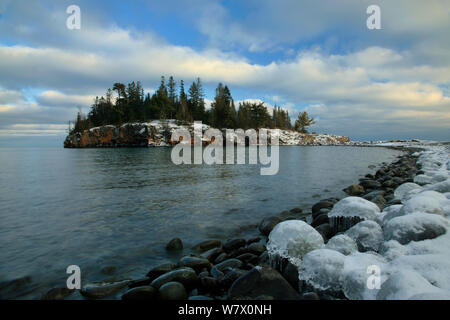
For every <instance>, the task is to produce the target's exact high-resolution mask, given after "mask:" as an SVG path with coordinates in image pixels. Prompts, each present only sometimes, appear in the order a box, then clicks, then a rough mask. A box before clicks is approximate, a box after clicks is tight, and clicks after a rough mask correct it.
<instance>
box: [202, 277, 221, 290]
mask: <svg viewBox="0 0 450 320" xmlns="http://www.w3.org/2000/svg"><path fill="white" fill-rule="evenodd" d="M199 280H200V281H199V282H200V291H202V290H204V291H206V292H211V293H215V292H218V291H219V280H217V279H216V278H214V277H200V278H199Z"/></svg>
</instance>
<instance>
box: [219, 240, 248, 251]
mask: <svg viewBox="0 0 450 320" xmlns="http://www.w3.org/2000/svg"><path fill="white" fill-rule="evenodd" d="M246 243H247V241H245V239H230V240H228V241H227V242H225V243H224V245H223V250H225V252H231V251H232V250H236V249H239V248H240V247H243V246H245V245H246Z"/></svg>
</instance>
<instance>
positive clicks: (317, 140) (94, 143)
mask: <svg viewBox="0 0 450 320" xmlns="http://www.w3.org/2000/svg"><path fill="white" fill-rule="evenodd" d="M209 128H210V127H209V126H208V125H206V124H203V125H202V131H203V132H205V131H206V130H207V129H209ZM176 129H186V130H187V131H189V132H190V133H191V136H193V124H180V123H179V122H178V121H176V120H154V121H151V122H136V123H125V124H123V125H121V126H113V125H106V126H101V127H95V128H91V129H89V130H85V131H83V132H77V133H73V134H70V135H68V136H67V138H66V140H65V141H64V147H65V148H100V147H158V146H170V145H173V144H176V143H178V141H171V139H170V138H171V136H172V132H173V131H174V130H176ZM263 129H264V128H263ZM221 131H222V134H223V136H224V137H225V136H226V135H225V131H226V129H225V128H224V129H222V130H221ZM267 131H268V135H269V136H270V135H278V138H279V144H280V145H350V144H352V142H351V141H350V139H349V138H348V137H344V136H336V135H330V134H316V133H311V134H305V133H300V132H296V131H291V130H275V129H267ZM204 143H209V141H204Z"/></svg>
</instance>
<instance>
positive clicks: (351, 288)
mask: <svg viewBox="0 0 450 320" xmlns="http://www.w3.org/2000/svg"><path fill="white" fill-rule="evenodd" d="M374 266H375V268H378V269H379V270H380V283H382V282H383V281H385V280H386V277H387V274H386V270H387V268H386V260H385V259H384V258H383V257H382V256H380V255H378V254H375V253H373V252H367V253H360V252H356V253H354V254H352V255H349V256H347V257H346V258H345V263H344V269H343V271H342V290H343V292H344V294H345V296H346V297H347V298H348V299H350V300H375V298H376V295H377V292H378V289H376V288H369V287H368V285H367V284H368V283H367V281H368V277H369V276H370V273H369V271H370V270H371V268H373V267H374Z"/></svg>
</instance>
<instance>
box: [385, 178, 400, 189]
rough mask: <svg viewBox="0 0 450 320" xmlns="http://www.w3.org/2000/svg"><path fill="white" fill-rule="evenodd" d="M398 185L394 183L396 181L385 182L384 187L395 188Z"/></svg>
mask: <svg viewBox="0 0 450 320" xmlns="http://www.w3.org/2000/svg"><path fill="white" fill-rule="evenodd" d="M396 186H397V184H396V183H395V182H394V180H386V181H384V182H383V187H385V188H395V187H396Z"/></svg>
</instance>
